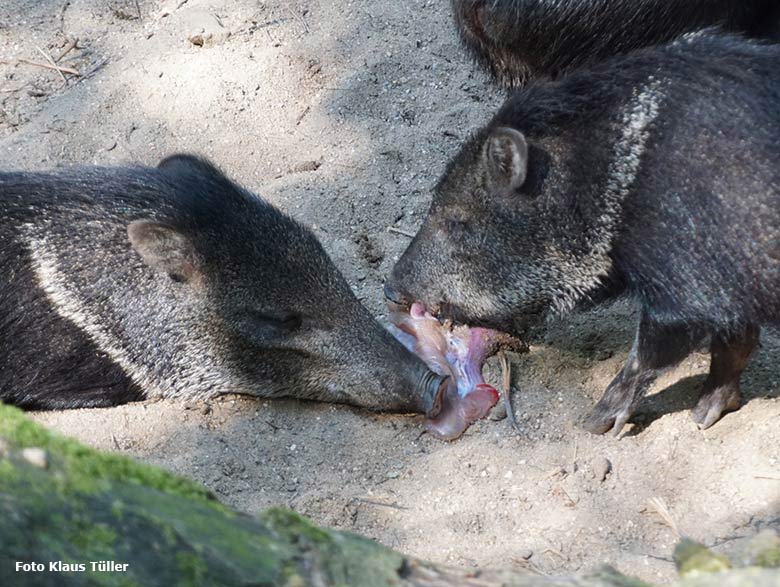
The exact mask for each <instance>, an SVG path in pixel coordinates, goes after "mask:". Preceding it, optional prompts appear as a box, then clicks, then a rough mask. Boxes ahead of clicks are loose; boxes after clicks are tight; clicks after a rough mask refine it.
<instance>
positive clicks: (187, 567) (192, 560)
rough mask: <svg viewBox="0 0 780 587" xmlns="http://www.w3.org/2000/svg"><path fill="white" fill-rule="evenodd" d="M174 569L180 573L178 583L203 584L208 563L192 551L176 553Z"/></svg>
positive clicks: (183, 584)
mask: <svg viewBox="0 0 780 587" xmlns="http://www.w3.org/2000/svg"><path fill="white" fill-rule="evenodd" d="M176 569H177V570H178V572H179V573H180V574H181V580H180V581H178V582H177V584H178V585H182V586H185V585H203V583H204V580H205V578H206V576H207V575H208V565H206V563H205V562H204V561H203V559H202V558H200V557H199V556H198V555H197V554H195V553H194V552H179V553H176Z"/></svg>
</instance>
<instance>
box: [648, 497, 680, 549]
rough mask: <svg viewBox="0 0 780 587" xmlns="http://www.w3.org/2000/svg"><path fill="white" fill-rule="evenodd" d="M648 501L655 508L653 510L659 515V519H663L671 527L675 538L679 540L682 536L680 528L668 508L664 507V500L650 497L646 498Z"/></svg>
mask: <svg viewBox="0 0 780 587" xmlns="http://www.w3.org/2000/svg"><path fill="white" fill-rule="evenodd" d="M648 503H649V504H650V506H651V507H652V508H653V509H654V510H655V512H656V513H657V514H658V515H659V516H661V519H662V520H663V521H664V523H665V524H666V525H667V526H669V528H671V529H672V532H674V534H675V536H677V539H678V540H679V539H680V537H681V536H682V535H681V534H680V529H679V528H678V527H677V522H675V521H674V518H673V517H672V514H671V513H669V508H668V507H666V502H665V501H664V500H663V498H661V497H651V498H650V499H649V500H648Z"/></svg>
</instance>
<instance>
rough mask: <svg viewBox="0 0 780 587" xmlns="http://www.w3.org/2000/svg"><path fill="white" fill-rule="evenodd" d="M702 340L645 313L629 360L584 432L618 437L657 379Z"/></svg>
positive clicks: (700, 334)
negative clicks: (607, 433) (608, 433)
mask: <svg viewBox="0 0 780 587" xmlns="http://www.w3.org/2000/svg"><path fill="white" fill-rule="evenodd" d="M702 338H703V332H702V331H701V329H699V328H696V327H691V326H690V325H683V324H678V323H675V324H661V323H659V322H656V321H655V320H653V319H652V318H650V317H649V316H648V315H647V314H646V313H643V314H642V317H641V318H640V320H639V328H638V329H637V332H636V338H635V339H634V345H633V347H631V352H630V353H629V354H628V360H627V361H626V364H625V365H623V368H622V369H621V370H620V373H618V374H617V376H616V377H615V378H614V379H613V380H612V383H610V384H609V387H607V390H606V391H605V392H604V395H603V396H602V398H601V400H599V403H598V404H596V407H595V408H593V411H592V412H591V413H590V414H589V415H588V416H587V418H586V419H585V421H584V423H583V426H584V427H585V429H586V430H588V431H589V432H592V433H593V434H604V433H605V432H607V431H608V430H612V433H613V434H614V435H615V436H617V435H618V434H619V433H620V431H621V430H622V429H623V426H625V424H626V422H628V419H629V418H630V417H631V414H632V413H633V411H634V409H635V408H636V405H637V404H638V403H639V400H640V399H642V396H643V395H644V394H645V391H647V388H648V387H649V386H650V385H651V384H652V383H653V381H655V379H656V377H658V375H660V374H661V373H662V372H663V371H664V370H665V369H667V368H669V367H672V366H674V365H676V364H677V363H679V362H680V361H682V360H683V359H684V358H685V357H686V356H688V354H689V353H690V352H691V350H693V348H694V347H695V346H696V344H697V343H698V342H699V341H700V340H701V339H702Z"/></svg>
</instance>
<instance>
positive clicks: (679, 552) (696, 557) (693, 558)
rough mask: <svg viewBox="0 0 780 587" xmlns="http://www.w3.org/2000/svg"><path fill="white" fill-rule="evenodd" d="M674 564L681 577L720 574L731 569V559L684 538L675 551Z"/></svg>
mask: <svg viewBox="0 0 780 587" xmlns="http://www.w3.org/2000/svg"><path fill="white" fill-rule="evenodd" d="M674 562H675V564H676V565H677V571H678V572H679V573H680V576H681V577H685V576H689V575H697V574H700V573H720V572H723V571H728V570H729V569H730V568H731V563H730V562H729V559H727V558H726V557H725V556H723V555H720V554H715V553H714V552H712V551H711V550H709V549H708V548H707V547H706V546H704V545H703V544H699V543H698V542H694V541H693V540H690V539H688V538H683V539H682V540H681V541H680V543H679V544H678V545H677V546H676V547H675V549H674Z"/></svg>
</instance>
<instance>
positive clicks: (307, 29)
mask: <svg viewBox="0 0 780 587" xmlns="http://www.w3.org/2000/svg"><path fill="white" fill-rule="evenodd" d="M284 7H285V8H286V9H287V10H288V11H289V13H290V14H292V15H293V18H294V19H296V20H297V21H299V22H300V23H301V24H302V25H303V28H304V29H305V30H306V33H309V32H310V31H309V25H308V23H307V22H306V20H305V19H304V18H303V16H301V15H300V14H298V13H297V12H295V11H294V10H293V9H292V8H290V5H289V4H285V5H284Z"/></svg>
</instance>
